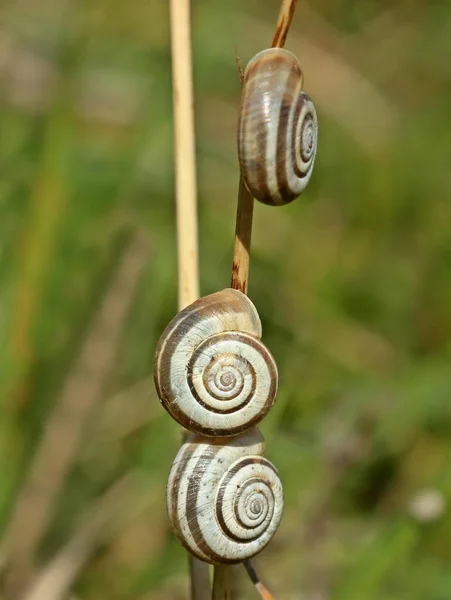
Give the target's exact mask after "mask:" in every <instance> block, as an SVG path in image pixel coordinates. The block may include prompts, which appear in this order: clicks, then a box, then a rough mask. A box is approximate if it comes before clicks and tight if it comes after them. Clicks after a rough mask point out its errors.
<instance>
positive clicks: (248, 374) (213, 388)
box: [154, 289, 277, 436]
mask: <svg viewBox="0 0 451 600" xmlns="http://www.w3.org/2000/svg"><path fill="white" fill-rule="evenodd" d="M260 336H261V323H260V319H259V317H258V313H257V311H256V309H255V307H254V305H253V304H252V302H251V301H250V300H249V298H248V297H247V296H245V295H244V294H242V293H241V292H238V291H237V290H232V289H226V290H223V291H221V292H217V293H215V294H211V295H210V296H206V297H204V298H200V299H199V300H197V301H196V302H194V303H193V304H191V305H190V306H188V307H187V308H186V309H184V310H183V311H181V312H180V313H179V314H178V315H177V316H176V317H175V318H174V319H173V320H172V321H171V322H170V323H169V325H168V327H167V328H166V330H165V331H164V332H163V334H162V336H161V338H160V341H159V344H158V347H157V351H156V354H155V363H154V379H155V385H156V388H157V392H158V395H159V397H160V400H161V402H162V404H163V406H164V407H165V408H166V410H167V411H168V412H169V413H170V414H171V416H172V417H173V418H174V419H175V420H176V421H178V422H179V423H180V424H181V425H183V426H184V427H186V428H187V429H189V430H191V431H194V432H197V433H202V434H204V435H211V436H214V435H220V436H227V435H236V434H238V433H241V432H243V431H245V430H247V429H249V428H251V427H253V426H254V425H255V424H256V423H258V422H259V421H260V420H261V419H262V418H263V417H264V416H265V415H266V414H267V412H268V411H269V409H270V408H271V406H272V405H273V403H274V400H275V396H276V392H277V367H276V364H275V362H274V359H273V358H272V356H271V354H270V353H269V351H268V350H267V348H266V346H265V345H264V344H263V343H262V342H261V341H260V339H259V338H260Z"/></svg>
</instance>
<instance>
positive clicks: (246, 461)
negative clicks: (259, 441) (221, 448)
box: [215, 456, 279, 544]
mask: <svg viewBox="0 0 451 600" xmlns="http://www.w3.org/2000/svg"><path fill="white" fill-rule="evenodd" d="M254 464H260V465H265V466H267V467H269V468H270V469H272V471H274V473H275V474H276V475H277V476H278V475H279V473H278V472H277V469H276V468H275V467H274V465H273V464H271V463H270V462H269V461H268V460H266V458H263V457H259V456H249V457H247V458H243V459H242V460H240V461H239V462H237V463H236V464H235V466H234V467H233V469H229V470H228V471H227V475H226V477H225V478H224V481H223V482H222V484H221V487H220V488H219V490H218V496H217V498H216V509H215V510H216V517H217V519H218V522H219V524H220V526H221V529H222V530H223V531H224V533H225V534H226V535H227V536H228V537H229V538H230V539H232V540H234V541H236V542H240V543H242V544H246V543H251V542H253V541H255V539H256V538H249V539H247V540H242V539H240V538H238V537H237V536H236V535H234V534H233V533H232V531H230V529H229V528H228V526H227V523H226V522H225V521H224V517H223V516H222V513H221V511H220V510H218V506H221V504H222V502H223V500H224V494H225V491H226V488H227V485H228V484H229V482H230V480H231V479H232V477H234V475H236V473H238V471H239V470H240V469H242V468H243V467H246V466H247V465H254ZM252 479H253V480H255V479H257V478H256V477H255V478H254V477H253V478H252ZM273 497H274V496H273ZM274 500H275V499H274ZM235 514H236V513H235ZM261 535H262V534H261ZM268 541H269V540H268Z"/></svg>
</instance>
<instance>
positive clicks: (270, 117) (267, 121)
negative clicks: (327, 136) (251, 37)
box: [238, 48, 318, 205]
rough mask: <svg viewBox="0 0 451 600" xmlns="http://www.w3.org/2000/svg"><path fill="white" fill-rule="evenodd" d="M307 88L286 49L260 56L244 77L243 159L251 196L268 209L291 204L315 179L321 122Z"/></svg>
mask: <svg viewBox="0 0 451 600" xmlns="http://www.w3.org/2000/svg"><path fill="white" fill-rule="evenodd" d="M302 83H303V75H302V71H301V68H300V66H299V62H298V60H297V58H296V56H295V55H294V54H292V53H291V52H288V51H287V50H284V49H282V48H270V49H267V50H263V51H262V52H259V53H258V54H257V55H256V56H254V58H252V59H251V61H250V62H249V64H248V65H247V67H246V70H245V72H244V81H243V89H242V96H241V110H240V117H239V124H238V156H239V161H240V168H241V173H242V176H243V179H244V182H245V184H246V186H247V188H248V190H249V191H250V193H251V194H252V196H253V197H254V198H256V199H257V200H260V202H264V203H265V204H271V205H279V204H286V203H288V202H291V201H292V200H294V199H295V198H296V197H297V196H299V194H300V193H301V192H302V191H303V190H304V189H305V187H306V186H307V184H308V182H309V180H310V177H311V174H312V170H313V165H314V162H315V156H316V146H317V137H318V121H317V117H316V111H315V107H314V105H313V102H312V101H311V100H310V98H309V97H308V96H307V94H306V93H305V92H303V91H302Z"/></svg>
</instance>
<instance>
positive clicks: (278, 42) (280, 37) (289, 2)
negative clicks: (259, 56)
mask: <svg viewBox="0 0 451 600" xmlns="http://www.w3.org/2000/svg"><path fill="white" fill-rule="evenodd" d="M296 2H297V0H282V5H281V7H280V11H279V17H278V19H277V25H276V32H275V34H274V37H273V40H272V44H271V46H272V47H273V48H283V47H284V46H285V40H286V39H287V35H288V30H289V29H290V25H291V21H292V19H293V15H294V9H295V8H296Z"/></svg>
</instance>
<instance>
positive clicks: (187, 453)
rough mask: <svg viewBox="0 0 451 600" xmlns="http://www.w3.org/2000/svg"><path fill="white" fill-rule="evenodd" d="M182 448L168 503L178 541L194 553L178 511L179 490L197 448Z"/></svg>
mask: <svg viewBox="0 0 451 600" xmlns="http://www.w3.org/2000/svg"><path fill="white" fill-rule="evenodd" d="M182 448H183V450H182V452H181V453H180V454H179V455H178V460H179V464H178V465H177V470H176V472H175V474H174V477H173V479H172V484H173V485H172V489H170V490H169V491H170V496H169V498H168V501H169V502H170V503H171V510H172V512H171V514H172V519H171V524H172V528H173V530H174V532H175V534H176V535H177V537H178V539H179V540H180V542H181V543H182V545H183V546H184V547H185V548H186V549H187V550H189V551H190V552H193V548H191V546H189V545H188V544H187V543H186V542H185V540H184V537H183V534H182V527H181V525H180V519H179V511H178V506H179V500H178V496H179V490H180V483H181V481H182V478H183V477H184V475H185V470H186V465H187V464H188V461H189V460H190V458H191V457H192V455H193V454H194V452H195V450H196V446H195V444H189V443H188V444H185V445H184V446H182ZM183 502H185V504H186V500H185V499H182V501H181V502H180V503H181V504H182V505H183ZM198 557H199V558H203V559H205V557H202V556H201V555H200V554H199V555H198Z"/></svg>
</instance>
